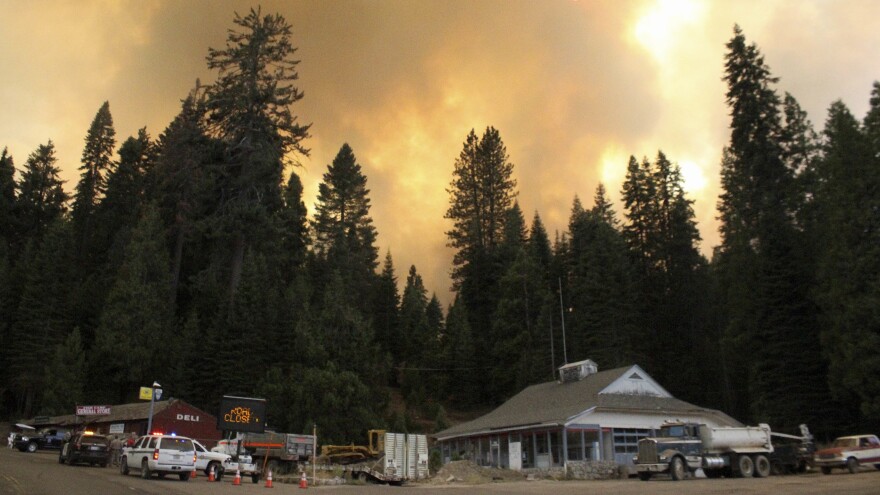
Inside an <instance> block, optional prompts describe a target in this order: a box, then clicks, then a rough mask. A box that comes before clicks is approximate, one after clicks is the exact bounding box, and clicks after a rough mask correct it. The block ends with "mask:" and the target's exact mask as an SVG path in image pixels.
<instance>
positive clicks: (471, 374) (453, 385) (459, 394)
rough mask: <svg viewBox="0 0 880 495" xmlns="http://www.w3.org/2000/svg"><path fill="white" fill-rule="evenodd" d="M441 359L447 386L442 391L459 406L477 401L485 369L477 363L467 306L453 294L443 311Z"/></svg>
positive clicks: (478, 401)
mask: <svg viewBox="0 0 880 495" xmlns="http://www.w3.org/2000/svg"><path fill="white" fill-rule="evenodd" d="M442 355H443V357H444V362H445V363H446V368H448V369H449V370H450V371H449V382H448V383H449V387H448V388H447V389H446V390H445V393H444V394H443V397H444V398H448V399H449V400H450V401H451V402H452V403H454V404H456V405H459V406H465V407H467V406H475V405H477V404H479V403H480V399H479V397H480V395H479V394H480V389H481V381H482V377H483V376H485V369H483V368H482V367H480V365H479V364H478V363H479V360H478V359H477V353H476V348H475V346H474V339H473V334H472V332H471V327H470V323H469V322H468V317H467V309H466V308H465V306H464V303H462V302H461V298H460V297H456V298H455V300H454V301H453V303H452V305H451V306H450V307H449V310H448V311H447V312H446V335H445V338H444V339H443V351H442Z"/></svg>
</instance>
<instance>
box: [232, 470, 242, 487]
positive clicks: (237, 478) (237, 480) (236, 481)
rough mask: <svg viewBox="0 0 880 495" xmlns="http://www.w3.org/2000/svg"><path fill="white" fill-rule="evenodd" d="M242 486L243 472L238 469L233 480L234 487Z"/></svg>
mask: <svg viewBox="0 0 880 495" xmlns="http://www.w3.org/2000/svg"><path fill="white" fill-rule="evenodd" d="M240 484H241V471H239V469H238V468H235V478H232V486H238V485H240Z"/></svg>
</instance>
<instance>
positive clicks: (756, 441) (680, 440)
mask: <svg viewBox="0 0 880 495" xmlns="http://www.w3.org/2000/svg"><path fill="white" fill-rule="evenodd" d="M772 452H773V444H772V443H771V441H770V427H769V426H768V425H766V424H761V425H759V426H742V427H710V426H707V425H703V424H697V423H688V422H667V423H665V424H664V425H663V426H662V427H661V429H660V436H658V437H654V438H644V439H642V440H640V441H639V453H638V455H637V456H636V458H635V459H634V461H635V465H636V471H637V472H638V474H639V478H640V479H642V480H644V481H647V480H649V479H651V476H653V475H654V474H657V473H668V474H669V475H670V476H671V477H672V479H673V480H681V479H684V478H685V476H686V475H687V474H688V473H694V472H696V470H697V469H702V470H703V472H704V473H705V474H706V477H708V478H719V477H721V476H726V477H739V478H746V477H751V476H755V477H758V478H763V477H765V476H768V475H769V474H770V460H769V458H768V457H767V456H768V455H769V454H771V453H772Z"/></svg>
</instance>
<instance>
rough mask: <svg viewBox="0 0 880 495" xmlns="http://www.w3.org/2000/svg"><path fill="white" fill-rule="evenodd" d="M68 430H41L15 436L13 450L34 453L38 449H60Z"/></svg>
mask: <svg viewBox="0 0 880 495" xmlns="http://www.w3.org/2000/svg"><path fill="white" fill-rule="evenodd" d="M69 433H70V430H68V429H66V428H43V429H40V430H37V431H36V432H33V433H22V434H20V435H16V437H15V439H14V440H13V445H14V446H15V448H17V449H18V450H20V451H22V452H36V451H37V450H38V449H60V448H61V445H62V444H64V439H65V437H66V436H67V435H69Z"/></svg>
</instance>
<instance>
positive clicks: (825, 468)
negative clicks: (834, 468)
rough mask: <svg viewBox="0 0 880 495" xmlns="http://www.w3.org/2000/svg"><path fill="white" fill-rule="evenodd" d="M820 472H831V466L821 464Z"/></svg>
mask: <svg viewBox="0 0 880 495" xmlns="http://www.w3.org/2000/svg"><path fill="white" fill-rule="evenodd" d="M821 469H822V474H831V468H830V467H828V466H822V468H821Z"/></svg>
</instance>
